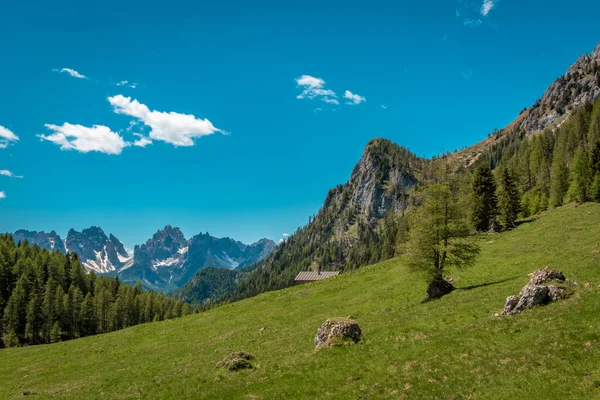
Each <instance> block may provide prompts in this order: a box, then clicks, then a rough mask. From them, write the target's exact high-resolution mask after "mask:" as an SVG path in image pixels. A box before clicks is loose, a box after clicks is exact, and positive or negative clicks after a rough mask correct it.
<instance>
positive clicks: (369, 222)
mask: <svg viewBox="0 0 600 400" xmlns="http://www.w3.org/2000/svg"><path fill="white" fill-rule="evenodd" d="M426 163H427V161H426V160H422V159H419V158H418V157H416V156H415V155H414V154H412V153H411V152H410V151H408V150H407V149H405V148H403V147H400V146H398V145H396V144H394V143H392V142H390V141H389V140H386V139H374V140H372V141H371V142H369V143H368V144H367V146H366V148H365V150H364V152H363V155H362V157H361V159H360V161H359V162H358V164H357V165H356V166H355V167H354V170H353V171H352V174H351V176H350V179H349V180H348V182H347V183H345V184H344V185H339V186H337V187H335V188H334V189H331V190H330V191H329V193H327V196H326V197H325V201H324V203H323V206H322V207H321V209H320V210H319V212H318V213H317V215H316V216H314V217H311V220H310V222H309V223H308V224H307V225H306V226H304V227H301V228H299V229H298V230H297V231H296V232H295V233H294V234H293V235H292V236H291V237H290V238H288V239H287V240H286V241H285V242H284V243H282V244H281V245H279V246H278V247H277V248H276V249H275V250H274V251H273V253H272V254H271V255H270V256H269V257H268V258H266V259H265V260H264V261H263V262H261V263H258V264H256V265H251V266H249V267H247V268H244V269H242V270H241V271H240V272H241V274H240V275H239V282H238V284H237V286H236V290H235V292H233V293H231V294H229V295H228V296H226V299H227V300H237V299H241V298H245V297H249V296H253V295H256V294H258V293H261V292H264V291H268V290H275V289H280V288H283V287H287V286H289V285H291V284H292V282H293V279H294V277H295V276H296V275H297V274H298V272H300V271H304V270H309V269H311V268H320V269H322V270H343V271H348V270H352V269H355V268H358V267H361V266H364V265H367V264H369V263H375V262H378V261H380V260H384V259H388V258H391V257H393V255H394V246H395V243H396V239H397V238H396V236H397V233H398V231H397V225H398V224H397V219H398V218H402V215H403V213H404V211H405V210H406V209H407V208H408V207H409V204H410V198H411V197H410V194H411V193H412V191H413V190H414V188H415V186H416V185H417V183H418V182H419V177H421V176H422V174H423V166H424V165H425V164H426Z"/></svg>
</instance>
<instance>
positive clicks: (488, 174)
mask: <svg viewBox="0 0 600 400" xmlns="http://www.w3.org/2000/svg"><path fill="white" fill-rule="evenodd" d="M472 207H473V210H472V214H471V222H472V223H473V226H475V229H477V230H478V231H480V232H484V231H488V230H495V228H496V225H497V221H496V217H497V215H498V199H497V197H496V182H495V181H494V175H492V170H491V169H490V166H489V165H488V164H479V166H478V167H477V169H476V170H475V173H474V174H473V200H472Z"/></svg>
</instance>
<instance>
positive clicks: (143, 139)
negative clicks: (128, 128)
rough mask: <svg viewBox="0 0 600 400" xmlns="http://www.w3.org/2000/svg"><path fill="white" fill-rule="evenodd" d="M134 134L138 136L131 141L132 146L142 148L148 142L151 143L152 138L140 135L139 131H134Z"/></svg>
mask: <svg viewBox="0 0 600 400" xmlns="http://www.w3.org/2000/svg"><path fill="white" fill-rule="evenodd" d="M134 136H137V137H139V139H138V140H136V141H135V142H133V145H134V146H137V147H142V148H143V147H146V146H148V145H149V144H152V140H150V139H148V138H147V137H146V136H144V135H142V134H140V133H134Z"/></svg>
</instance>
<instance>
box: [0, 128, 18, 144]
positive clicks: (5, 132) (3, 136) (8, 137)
mask: <svg viewBox="0 0 600 400" xmlns="http://www.w3.org/2000/svg"><path fill="white" fill-rule="evenodd" d="M18 140H19V137H18V136H17V135H15V134H14V133H12V132H11V131H10V129H8V128H5V127H3V126H2V125H0V149H5V148H7V147H8V145H9V144H11V142H16V141H18Z"/></svg>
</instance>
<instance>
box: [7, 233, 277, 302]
mask: <svg viewBox="0 0 600 400" xmlns="http://www.w3.org/2000/svg"><path fill="white" fill-rule="evenodd" d="M13 239H14V241H15V242H22V241H24V240H27V241H28V242H29V243H30V244H37V245H39V246H40V247H42V248H44V249H48V250H56V251H59V252H61V253H67V252H70V253H77V255H78V256H79V259H80V261H81V263H82V264H83V266H84V267H85V269H86V270H87V271H88V272H90V271H94V272H95V273H98V274H108V275H118V276H119V279H120V280H121V281H122V282H125V283H130V284H132V285H133V284H136V283H137V282H140V283H141V284H142V286H143V287H144V288H146V289H152V290H157V291H165V292H166V291H171V290H173V289H176V288H178V287H180V286H182V285H183V284H185V283H186V282H187V281H189V280H190V279H191V278H192V277H193V276H194V275H195V274H196V273H197V272H198V271H199V270H201V269H203V268H224V269H233V270H234V269H238V268H243V267H245V266H247V265H250V264H253V263H255V262H258V261H260V260H262V259H263V258H265V257H267V256H268V255H269V254H270V253H271V251H273V249H274V248H275V247H276V244H275V242H273V241H272V240H269V239H261V240H259V241H258V242H256V243H253V244H250V245H246V244H244V243H241V242H239V241H235V240H233V239H230V238H220V239H219V238H215V237H212V236H210V235H209V234H208V233H205V234H202V233H201V234H199V235H196V236H194V237H192V238H191V239H189V240H188V239H186V238H185V237H184V235H183V233H182V232H181V230H180V229H179V228H174V227H172V226H170V225H167V226H166V227H165V228H164V229H161V230H158V231H157V232H156V233H155V234H154V235H153V236H152V238H150V239H148V240H147V241H146V243H144V244H142V245H136V246H135V248H134V251H133V256H132V255H130V254H128V253H127V251H126V250H125V247H124V245H123V243H122V242H121V241H120V240H119V239H117V237H115V236H114V235H113V234H110V235H108V236H107V235H106V234H105V233H104V231H103V230H102V228H100V227H96V226H92V227H90V228H88V229H84V230H82V231H81V232H78V231H76V230H74V229H71V230H69V232H68V234H67V237H66V239H64V240H63V239H61V238H60V236H59V235H58V234H57V233H56V232H55V231H51V232H49V233H46V232H43V231H42V232H37V231H27V230H18V231H16V232H15V233H14V234H13Z"/></svg>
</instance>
